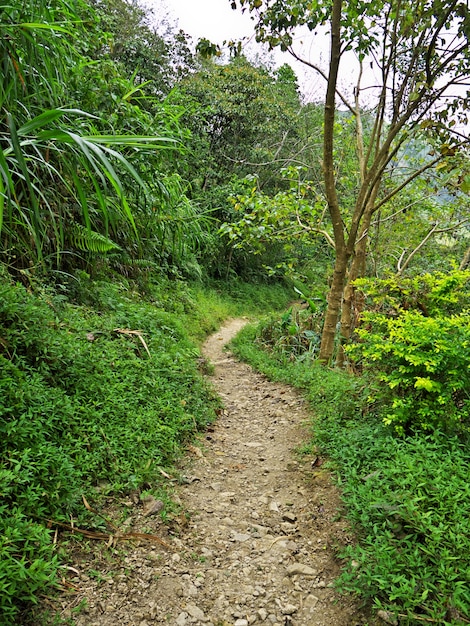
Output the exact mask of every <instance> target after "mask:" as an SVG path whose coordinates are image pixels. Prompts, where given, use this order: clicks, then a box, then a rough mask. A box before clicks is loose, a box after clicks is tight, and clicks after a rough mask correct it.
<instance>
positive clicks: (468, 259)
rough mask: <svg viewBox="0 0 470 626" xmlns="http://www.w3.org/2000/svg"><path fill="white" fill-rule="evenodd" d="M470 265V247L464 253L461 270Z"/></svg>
mask: <svg viewBox="0 0 470 626" xmlns="http://www.w3.org/2000/svg"><path fill="white" fill-rule="evenodd" d="M469 265H470V248H467V251H466V252H465V254H464V255H463V259H462V263H461V264H460V266H459V270H465V269H467V267H468V266H469Z"/></svg>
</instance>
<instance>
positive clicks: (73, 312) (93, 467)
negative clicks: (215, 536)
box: [0, 275, 289, 626]
mask: <svg viewBox="0 0 470 626" xmlns="http://www.w3.org/2000/svg"><path fill="white" fill-rule="evenodd" d="M288 297H289V293H288V292H287V291H286V290H285V289H283V288H282V287H267V286H262V285H259V286H254V285H245V284H243V283H236V284H235V283H232V284H226V285H223V286H217V285H212V286H211V287H202V286H201V285H195V286H193V287H191V286H188V285H187V284H186V283H183V282H176V281H173V282H172V281H167V280H165V281H163V280H162V281H161V282H155V283H154V284H153V285H147V289H146V292H145V295H144V296H143V295H142V293H138V292H137V291H135V290H133V287H132V284H130V283H128V282H126V281H123V280H122V281H120V282H114V283H110V282H106V281H91V280H90V279H89V277H87V276H86V275H82V276H80V279H79V280H78V281H73V282H72V283H71V284H70V285H69V286H68V287H67V288H66V289H64V288H62V289H61V290H59V289H55V290H51V289H48V288H44V287H40V286H37V287H36V288H31V287H30V288H28V289H26V288H25V287H24V286H21V285H19V284H13V283H12V282H11V281H10V280H9V279H8V278H7V277H6V276H3V277H2V278H1V279H0V435H1V436H0V458H1V460H2V464H1V467H0V495H1V498H0V555H1V558H0V614H1V616H2V620H1V621H2V625H3V626H8V625H9V624H14V623H18V619H20V620H23V621H21V623H26V621H27V615H28V610H29V607H30V606H31V604H34V603H35V602H37V601H38V598H39V597H40V595H41V594H44V593H45V592H47V590H48V589H50V588H51V587H54V585H55V582H56V580H57V572H58V567H59V566H60V555H59V554H58V553H57V552H56V549H55V548H54V545H53V542H52V537H53V534H54V531H55V529H56V528H60V527H61V526H60V524H70V520H71V519H73V520H74V522H75V524H76V525H77V526H79V527H82V528H88V529H94V530H100V529H102V527H103V521H102V519H101V518H97V516H95V515H94V514H93V513H92V512H91V511H89V510H87V509H86V508H85V506H84V501H83V497H84V498H85V499H86V502H87V503H89V504H90V505H91V506H92V507H97V508H99V503H100V499H101V498H103V497H104V496H109V495H110V494H122V493H126V492H130V491H133V490H142V489H145V492H146V493H151V494H153V495H154V496H155V497H158V498H160V499H162V500H163V502H166V503H167V506H170V507H171V504H170V503H169V500H168V496H167V494H166V492H165V489H164V485H163V484H162V475H161V470H163V471H165V470H168V469H169V468H170V467H171V466H172V464H173V463H174V462H175V460H176V459H177V458H178V456H179V455H181V454H182V451H183V449H184V447H185V445H186V444H187V442H188V441H190V440H191V439H192V438H193V437H194V435H195V434H196V433H197V432H198V431H200V430H203V429H205V428H206V427H207V425H208V424H209V423H210V422H212V421H213V420H214V419H215V417H216V410H217V408H218V406H219V401H218V399H217V398H216V397H214V394H213V392H212V391H211V389H210V387H209V385H208V384H207V382H206V381H205V379H204V378H203V376H202V375H201V373H200V371H199V356H200V353H199V347H198V342H199V341H200V340H201V339H202V338H203V337H204V336H205V335H206V334H207V333H209V332H210V331H212V330H215V329H216V328H217V326H218V325H219V324H220V321H221V320H223V319H225V318H226V317H228V316H230V315H239V314H242V313H244V314H248V315H250V314H251V315H254V314H256V313H259V311H260V310H261V309H263V308H264V310H266V308H267V307H271V308H273V307H274V306H275V303H285V302H286V300H287V299H288ZM165 512H166V511H165V509H164V510H163V512H162V515H165Z"/></svg>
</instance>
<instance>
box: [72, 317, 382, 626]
mask: <svg viewBox="0 0 470 626" xmlns="http://www.w3.org/2000/svg"><path fill="white" fill-rule="evenodd" d="M243 324H244V321H243V320H232V321H231V322H229V323H227V324H226V325H225V326H224V327H223V328H222V329H221V330H220V331H219V332H217V333H216V334H214V335H212V336H211V337H210V338H209V339H208V340H207V341H206V343H205V345H204V348H203V353H204V356H205V357H206V358H207V359H208V360H210V361H211V362H212V364H213V366H214V372H213V374H212V375H211V380H212V382H213V384H214V386H215V388H216V390H217V392H218V394H219V395H220V396H221V398H222V399H223V402H224V406H225V409H224V410H223V412H222V414H221V415H220V418H219V420H218V422H217V423H216V424H215V425H214V426H213V427H211V429H210V430H209V431H208V432H207V433H205V435H204V436H203V446H202V447H201V448H191V450H192V454H191V455H190V456H189V458H187V459H186V460H185V461H184V466H183V467H182V469H181V471H182V474H183V476H184V477H185V478H184V480H183V484H182V485H181V486H180V487H178V488H177V494H176V497H177V499H179V501H180V502H181V505H182V507H183V510H184V511H185V514H183V515H182V516H180V519H179V521H178V520H174V522H173V529H171V532H170V533H168V534H167V535H165V530H164V529H165V525H163V523H162V522H161V521H157V520H155V522H153V523H154V524H159V526H155V528H154V532H158V533H159V534H160V536H162V537H163V538H164V539H165V541H167V542H168V544H169V545H170V546H171V550H167V549H165V548H164V547H163V546H159V545H158V544H157V545H156V544H153V545H150V544H149V543H142V544H140V545H138V546H136V547H134V548H132V549H131V550H130V551H129V552H128V553H127V555H126V556H124V563H123V566H122V568H121V569H119V568H118V569H117V570H116V569H114V571H112V572H111V573H110V575H109V579H108V580H106V581H105V582H103V581H102V582H101V583H100V584H98V583H97V582H96V581H95V580H91V579H90V580H88V582H85V583H84V585H83V586H84V588H87V584H88V591H87V592H86V600H87V606H86V608H85V609H84V610H82V611H81V612H80V613H79V614H78V615H77V616H76V617H74V619H75V622H76V624H77V625H78V626H111V625H112V626H115V625H117V624H119V625H127V624H129V625H133V626H151V625H153V624H172V625H176V626H189V625H191V624H207V625H209V626H211V625H212V626H248V625H250V624H266V625H268V626H289V625H291V626H348V625H349V626H353V625H357V626H359V625H360V626H364V625H365V624H366V623H369V624H370V623H371V622H367V620H366V619H365V618H364V616H363V615H361V613H360V612H359V610H358V609H357V606H355V604H354V602H353V601H352V600H351V599H349V598H344V597H340V596H339V595H338V594H337V593H336V591H335V590H334V589H333V588H332V586H331V583H332V581H333V580H334V578H335V577H336V576H337V574H338V564H337V562H336V561H335V558H334V552H333V546H334V545H335V544H343V545H344V543H345V542H347V541H348V540H349V534H348V532H349V531H348V529H347V525H346V522H345V521H344V520H343V519H342V518H341V515H340V514H338V510H339V508H340V502H339V498H338V494H337V492H336V490H335V488H334V487H333V486H332V484H331V482H330V478H329V476H328V475H327V474H326V472H325V471H324V470H323V469H322V467H321V462H320V463H319V462H318V460H317V461H316V462H315V459H312V458H311V457H310V458H301V457H298V456H297V455H296V452H295V450H296V448H297V447H298V446H299V445H301V443H302V441H305V440H306V437H307V435H306V432H305V431H303V428H305V426H303V423H304V422H305V421H306V420H307V418H308V413H307V408H306V406H305V403H304V401H303V399H302V398H301V397H300V396H299V395H298V394H297V393H296V392H295V391H294V390H292V389H290V388H288V387H287V386H283V385H280V384H273V383H270V382H268V381H267V380H266V379H265V378H264V377H263V376H261V375H258V374H256V373H255V372H254V371H253V370H252V369H251V368H250V367H249V366H248V365H246V364H243V363H240V362H238V361H237V360H236V359H235V358H234V357H233V356H231V354H230V353H227V352H225V351H224V349H223V348H224V345H225V344H226V343H227V341H229V340H230V339H231V338H232V336H234V335H235V333H236V332H238V330H239V329H240V328H241V327H242V326H243ZM319 465H320V466H319ZM150 519H151V516H149V517H148V518H147V521H146V524H147V529H148V527H149V524H150V523H151V522H150ZM85 578H86V577H85Z"/></svg>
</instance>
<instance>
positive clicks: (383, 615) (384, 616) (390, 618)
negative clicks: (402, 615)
mask: <svg viewBox="0 0 470 626" xmlns="http://www.w3.org/2000/svg"><path fill="white" fill-rule="evenodd" d="M377 617H379V618H380V619H381V620H382V621H384V622H385V623H386V624H392V626H397V624H398V620H397V618H396V617H395V615H394V614H393V613H390V612H389V611H377Z"/></svg>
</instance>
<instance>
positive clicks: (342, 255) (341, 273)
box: [318, 248, 349, 365]
mask: <svg viewBox="0 0 470 626" xmlns="http://www.w3.org/2000/svg"><path fill="white" fill-rule="evenodd" d="M348 260H349V254H348V253H347V251H346V248H343V249H342V250H338V249H337V250H336V261H335V269H334V274H333V282H332V283H331V287H330V291H329V293H328V306H327V309H326V313H325V322H324V324H323V332H322V338H321V345H320V355H319V357H318V358H319V361H320V362H321V363H323V364H325V365H328V364H329V363H331V360H332V358H333V352H334V348H335V337H336V327H337V325H338V319H339V313H340V311H341V305H342V302H343V291H344V285H345V283H346V275H347V269H348Z"/></svg>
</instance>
